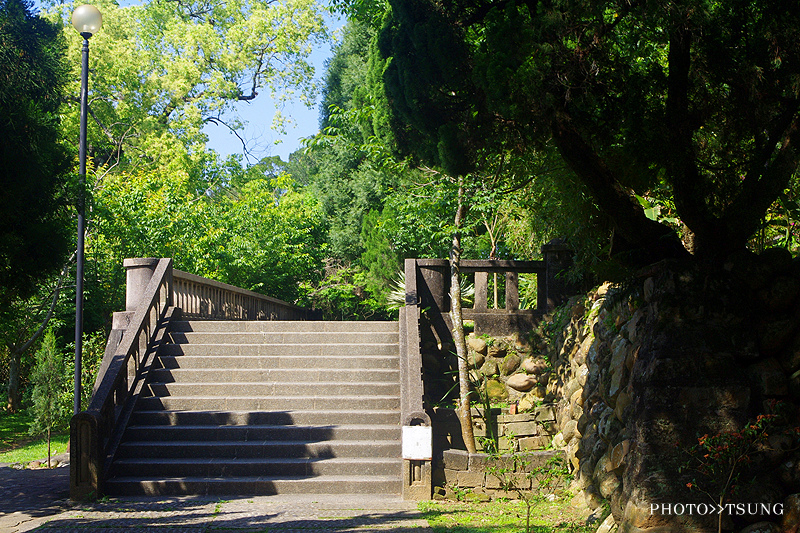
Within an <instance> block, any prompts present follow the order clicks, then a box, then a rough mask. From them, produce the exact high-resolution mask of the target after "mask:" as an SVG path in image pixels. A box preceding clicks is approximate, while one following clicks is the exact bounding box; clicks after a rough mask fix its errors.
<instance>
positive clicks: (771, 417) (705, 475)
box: [679, 400, 800, 531]
mask: <svg viewBox="0 0 800 533" xmlns="http://www.w3.org/2000/svg"><path fill="white" fill-rule="evenodd" d="M769 407H770V409H771V412H770V413H767V414H761V415H758V417H756V419H755V420H754V421H752V422H749V423H748V424H746V425H745V426H744V427H743V428H742V429H741V430H739V431H720V432H718V433H716V434H714V435H708V434H706V435H703V436H702V437H699V438H698V439H697V444H695V445H693V446H691V447H690V448H689V449H688V450H687V451H686V453H687V454H688V459H687V461H686V462H685V463H684V464H683V465H681V466H680V467H679V472H682V473H686V474H688V475H689V476H690V479H691V481H689V482H688V483H686V487H687V488H688V489H689V490H691V491H698V492H701V493H702V494H705V495H706V496H708V498H709V499H710V500H711V502H712V503H713V504H714V505H717V506H722V505H723V504H725V503H727V502H730V500H731V498H733V497H735V496H736V494H737V493H738V492H739V491H740V490H741V488H742V485H743V484H744V483H745V482H744V481H743V480H742V477H743V476H744V475H745V474H746V473H747V472H748V470H749V469H750V467H751V464H752V463H753V462H754V461H753V460H754V458H755V456H756V455H758V454H759V453H760V452H763V451H764V450H765V448H766V449H768V448H769V444H768V443H767V439H768V437H770V435H773V436H774V435H780V434H783V435H788V436H789V437H790V438H791V440H792V445H793V446H796V445H797V444H798V443H800V428H798V427H788V426H787V418H786V413H787V411H788V409H789V406H788V404H786V403H784V402H777V401H774V400H773V401H771V402H770V404H769ZM722 518H723V514H722V513H721V512H720V513H719V520H718V530H719V531H722Z"/></svg>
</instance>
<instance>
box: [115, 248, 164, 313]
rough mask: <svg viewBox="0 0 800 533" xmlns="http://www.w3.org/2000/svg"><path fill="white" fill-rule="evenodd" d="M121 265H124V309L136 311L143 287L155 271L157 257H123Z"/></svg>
mask: <svg viewBox="0 0 800 533" xmlns="http://www.w3.org/2000/svg"><path fill="white" fill-rule="evenodd" d="M122 266H124V267H125V311H136V307H138V305H139V300H141V299H142V294H143V293H144V289H145V288H146V287H147V284H148V283H150V280H151V279H152V277H153V273H154V272H155V271H156V267H157V266H158V259H156V258H153V257H137V258H135V259H125V260H124V261H123V262H122Z"/></svg>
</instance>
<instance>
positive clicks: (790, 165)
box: [350, 0, 800, 265]
mask: <svg viewBox="0 0 800 533" xmlns="http://www.w3.org/2000/svg"><path fill="white" fill-rule="evenodd" d="M390 3H391V9H390V10H387V14H386V16H385V18H384V24H383V27H382V29H381V31H380V33H379V35H378V36H377V38H376V39H375V46H374V47H373V48H372V49H371V55H372V57H371V64H372V65H373V70H372V71H371V75H370V78H369V79H370V82H371V84H372V87H373V91H374V94H375V97H374V100H375V102H376V103H379V109H378V110H377V111H376V117H377V118H376V120H377V121H379V122H380V124H381V125H380V127H378V126H376V128H375V129H376V131H380V132H386V133H385V134H383V133H382V135H383V138H385V139H386V142H388V143H389V144H396V147H397V148H398V149H399V150H400V152H401V153H403V154H404V155H408V156H410V157H413V158H414V159H415V160H418V161H422V162H425V163H426V164H429V165H436V166H438V167H440V168H443V169H445V170H446V172H447V173H449V174H452V175H459V174H467V173H473V172H476V171H477V172H486V170H487V169H486V167H487V161H491V159H492V157H496V156H498V155H501V154H513V155H514V157H520V158H523V159H525V158H526V157H529V156H530V154H531V153H532V151H533V150H538V151H539V152H540V153H542V152H544V153H547V152H548V151H549V150H553V149H554V148H555V149H556V150H557V151H558V154H559V156H560V158H561V159H562V160H563V163H564V164H565V165H566V166H568V167H569V170H570V172H566V171H564V170H563V169H550V171H549V172H550V173H551V176H552V178H553V180H554V181H557V182H558V183H561V184H568V183H569V182H570V181H574V178H575V177H577V178H578V179H579V180H580V181H581V182H582V190H581V194H588V195H590V196H591V199H592V201H591V202H586V203H585V204H586V205H589V206H591V205H592V203H596V206H597V207H596V209H594V208H592V209H589V210H588V211H584V212H582V213H580V215H581V218H584V219H586V218H591V217H594V218H597V217H598V215H599V218H600V221H601V233H604V234H605V235H604V239H605V240H608V237H609V235H612V231H613V239H610V240H609V242H610V244H612V247H610V248H609V250H608V252H609V253H611V254H614V255H617V256H618V257H620V258H622V259H624V261H625V262H626V263H628V264H633V265H637V264H643V263H646V262H648V261H652V260H657V259H659V258H662V257H667V256H676V255H678V256H681V255H686V250H685V249H683V247H682V246H681V243H680V242H679V240H678V239H677V236H676V234H675V231H674V229H673V228H672V227H668V225H669V224H670V223H671V222H670V221H669V220H666V219H680V220H681V221H682V222H683V223H684V224H685V225H686V226H687V227H688V230H689V232H690V236H691V237H693V239H689V240H687V243H688V246H689V247H690V248H692V249H693V250H694V251H695V252H696V253H697V254H699V255H701V256H702V257H703V258H704V259H706V260H709V261H719V260H721V259H724V257H725V256H726V254H730V253H732V252H734V251H739V250H741V249H743V248H744V246H745V244H746V243H747V240H748V239H749V238H750V237H751V236H752V235H753V234H754V233H755V232H756V231H757V230H758V229H759V228H760V227H761V225H762V220H763V218H764V215H765V213H767V211H768V210H769V209H770V206H771V205H773V204H774V202H775V201H776V200H777V199H778V197H779V195H780V194H781V193H782V192H783V191H785V190H786V189H787V187H788V186H789V184H790V180H791V179H793V176H795V174H796V172H797V168H798V163H800V153H798V152H797V150H796V149H795V145H796V143H797V137H798V133H797V131H798V129H797V125H798V122H800V90H799V89H798V88H800V83H798V76H797V72H798V69H797V65H798V64H799V63H800V45H798V41H797V39H796V38H795V37H796V27H797V25H798V21H800V7H799V6H798V5H795V4H786V3H784V2H781V1H780V0H775V1H771V2H763V1H758V2H756V1H754V0H742V1H739V2H734V3H720V2H716V3H713V2H712V3H708V2H705V3H703V2H700V3H698V2H695V1H694V0H686V1H680V2H677V3H676V2H669V3H665V2H656V3H647V4H630V3H625V2H616V1H606V2H599V3H598V2H595V3H586V2H578V1H566V2H557V3H547V4H530V3H524V2H523V3H507V2H501V3H490V4H486V3H484V2H477V1H473V2H438V1H434V0H397V1H391V2H390ZM350 4H351V5H353V10H354V11H355V12H356V13H358V11H359V8H358V7H357V5H356V3H355V2H351V3H350ZM373 5H377V4H376V3H373ZM719 58H723V59H722V60H718V59H719ZM552 192H555V191H552V190H549V189H548V190H546V193H552ZM558 192H560V191H558ZM634 195H638V196H639V197H641V198H649V199H652V201H657V202H659V203H660V204H661V205H665V206H666V205H674V206H675V213H674V214H670V215H669V216H667V217H665V218H666V219H665V218H659V217H654V216H651V217H648V216H647V214H646V213H645V210H646V209H647V210H650V209H651V207H648V206H645V208H643V206H642V205H641V204H640V203H639V202H638V201H636V199H635V196H634ZM652 201H651V200H648V202H649V203H650V204H652ZM551 205H552V204H551ZM562 212H563V211H562ZM565 214H566V213H565ZM571 214H573V213H569V215H571ZM650 214H651V215H653V212H652V211H651V212H650ZM587 215H590V217H587ZM675 215H677V216H675ZM653 218H656V220H653ZM661 222H666V223H667V225H664V224H662V223H661ZM604 228H605V231H603V229H604ZM689 232H687V234H689ZM620 254H623V255H620Z"/></svg>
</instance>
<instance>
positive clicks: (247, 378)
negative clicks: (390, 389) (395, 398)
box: [149, 368, 400, 383]
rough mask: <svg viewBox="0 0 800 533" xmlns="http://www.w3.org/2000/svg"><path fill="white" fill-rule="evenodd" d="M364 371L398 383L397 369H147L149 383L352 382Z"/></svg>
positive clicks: (373, 379)
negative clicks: (298, 380)
mask: <svg viewBox="0 0 800 533" xmlns="http://www.w3.org/2000/svg"><path fill="white" fill-rule="evenodd" d="M365 372H368V376H369V379H370V382H372V383H399V382H400V371H399V370H394V369H386V368H369V369H366V368H353V369H348V368H305V369H301V371H300V373H298V369H289V368H229V369H226V370H224V369H222V368H196V369H191V368H159V369H155V370H153V371H151V372H150V376H149V378H150V381H151V382H153V383H215V382H220V381H225V382H229V383H269V382H273V383H288V382H290V381H293V380H295V379H297V378H298V377H302V379H303V381H306V382H309V383H323V382H326V383H353V382H358V381H362V380H363V379H364V377H365Z"/></svg>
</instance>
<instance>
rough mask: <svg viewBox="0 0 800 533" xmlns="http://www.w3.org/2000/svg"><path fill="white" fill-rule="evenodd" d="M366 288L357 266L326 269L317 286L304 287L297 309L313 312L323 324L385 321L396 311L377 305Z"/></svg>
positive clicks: (384, 305) (383, 304)
mask: <svg viewBox="0 0 800 533" xmlns="http://www.w3.org/2000/svg"><path fill="white" fill-rule="evenodd" d="M366 287H367V276H366V274H365V272H364V271H363V270H361V269H360V268H359V267H357V266H352V265H351V266H343V267H338V268H337V267H329V268H327V269H326V275H325V278H324V279H323V280H322V281H321V282H320V283H319V285H317V286H313V285H311V284H304V286H303V288H304V290H305V291H306V294H305V295H304V297H303V298H302V299H301V300H300V301H299V305H302V306H306V307H310V308H313V309H314V310H316V311H319V312H320V313H321V314H322V318H323V320H389V319H396V318H397V314H396V313H397V311H396V310H393V309H389V308H387V306H386V303H385V302H379V301H378V300H377V298H376V297H375V295H373V294H371V293H370V292H369V290H368V289H367V288H366Z"/></svg>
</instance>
